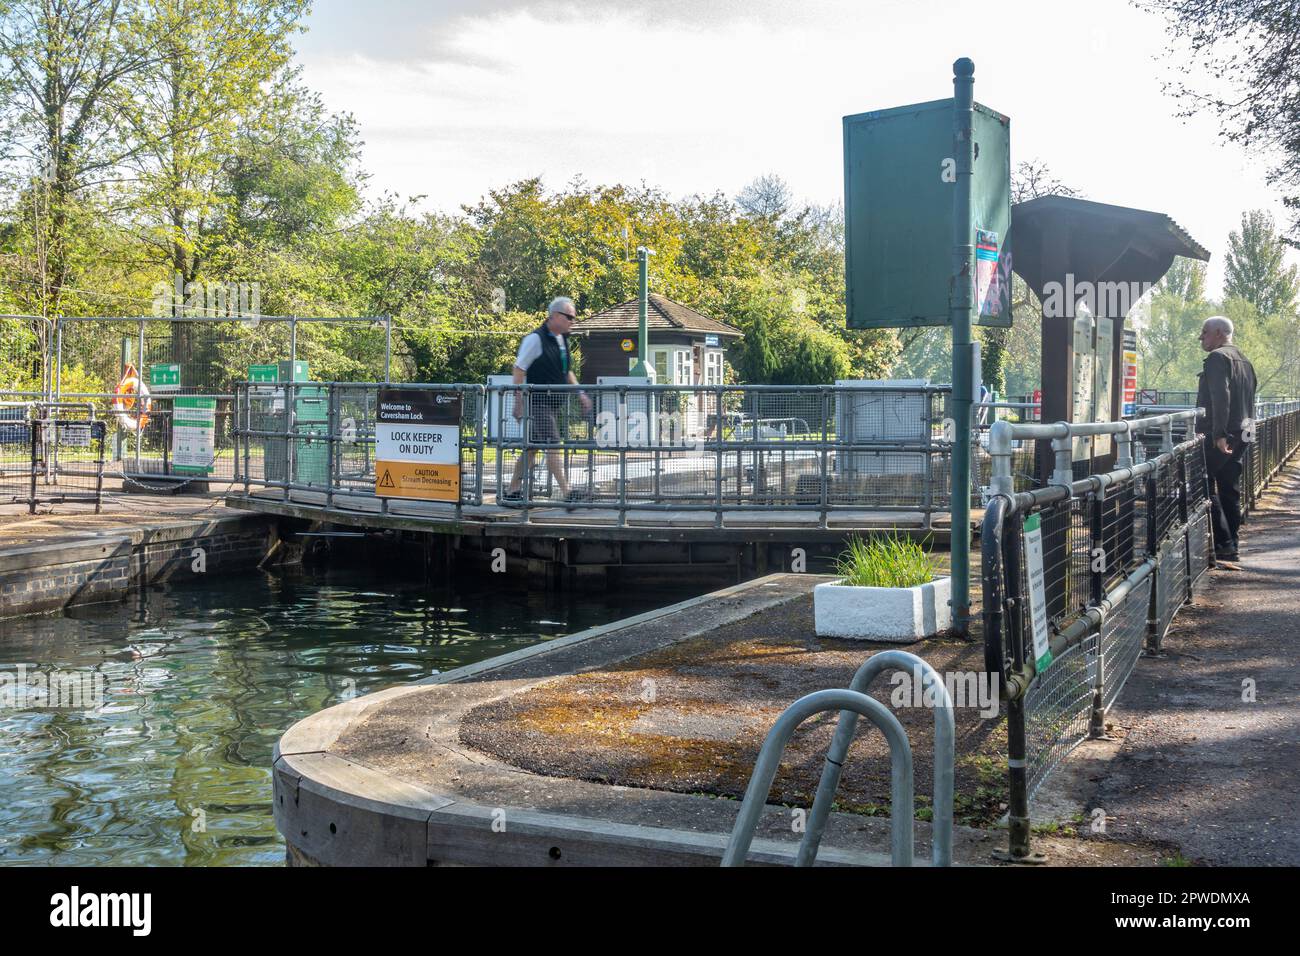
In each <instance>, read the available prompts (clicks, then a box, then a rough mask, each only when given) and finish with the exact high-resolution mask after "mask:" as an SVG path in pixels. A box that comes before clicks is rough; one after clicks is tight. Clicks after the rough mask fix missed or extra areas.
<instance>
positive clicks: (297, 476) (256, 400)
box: [248, 361, 329, 487]
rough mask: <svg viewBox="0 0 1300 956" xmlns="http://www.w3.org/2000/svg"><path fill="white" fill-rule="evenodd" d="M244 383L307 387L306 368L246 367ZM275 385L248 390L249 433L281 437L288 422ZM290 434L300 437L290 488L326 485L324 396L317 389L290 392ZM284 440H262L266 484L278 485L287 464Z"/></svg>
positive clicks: (321, 389)
mask: <svg viewBox="0 0 1300 956" xmlns="http://www.w3.org/2000/svg"><path fill="white" fill-rule="evenodd" d="M248 377H249V381H250V382H267V383H280V382H308V381H310V379H309V377H308V365H307V363H306V362H304V361H294V362H287V361H286V362H280V363H279V365H251V366H249V369H248ZM286 391H289V389H286V388H285V387H284V386H282V385H279V384H267V385H264V386H261V387H258V388H250V389H249V402H250V405H251V414H250V416H249V417H250V421H251V422H252V423H253V429H254V430H255V431H265V432H287V431H288V430H289V416H288V414H287V411H286V405H287V402H286V396H285V392H286ZM292 392H293V433H294V434H295V435H302V436H316V437H307V438H298V439H296V440H295V441H294V449H293V457H294V469H293V481H294V483H296V484H304V485H320V486H321V487H325V486H326V485H327V484H328V483H329V395H328V390H327V389H326V388H325V386H323V385H306V386H300V387H298V388H295V389H292ZM285 443H286V439H284V438H278V437H267V436H264V437H263V438H262V453H263V455H264V457H263V459H262V460H263V470H264V474H265V475H266V478H267V479H268V480H269V481H284V478H285V464H286V462H287V452H288V449H287V447H286V444H285Z"/></svg>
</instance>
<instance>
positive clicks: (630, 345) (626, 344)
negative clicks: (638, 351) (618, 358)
mask: <svg viewBox="0 0 1300 956" xmlns="http://www.w3.org/2000/svg"><path fill="white" fill-rule="evenodd" d="M634 348H636V343H635V342H633V341H632V340H631V339H624V340H623V351H624V352H630V351H632V350H633V349H634Z"/></svg>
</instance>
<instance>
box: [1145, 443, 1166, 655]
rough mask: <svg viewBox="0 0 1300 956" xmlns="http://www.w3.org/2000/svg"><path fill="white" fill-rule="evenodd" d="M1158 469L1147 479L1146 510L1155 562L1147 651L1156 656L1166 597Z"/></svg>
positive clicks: (1148, 555)
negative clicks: (1158, 516)
mask: <svg viewBox="0 0 1300 956" xmlns="http://www.w3.org/2000/svg"><path fill="white" fill-rule="evenodd" d="M1157 471H1158V468H1157V469H1152V471H1151V472H1150V473H1149V474H1148V475H1147V480H1146V489H1145V492H1146V502H1147V503H1146V512H1147V529H1146V530H1147V553H1146V558H1147V560H1148V561H1153V562H1155V564H1154V566H1153V567H1152V569H1151V598H1150V601H1149V602H1148V603H1147V647H1146V653H1147V654H1148V655H1149V656H1156V655H1158V654H1159V653H1160V638H1161V636H1162V635H1161V634H1160V599H1161V598H1162V597H1164V594H1163V592H1162V591H1161V589H1160V551H1159V549H1158V548H1157V547H1156V544H1157V542H1158V541H1159V538H1158V536H1157V528H1156V472H1157Z"/></svg>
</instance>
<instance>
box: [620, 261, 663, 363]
mask: <svg viewBox="0 0 1300 956" xmlns="http://www.w3.org/2000/svg"><path fill="white" fill-rule="evenodd" d="M652 255H654V252H653V250H651V249H647V248H646V247H645V246H637V248H636V261H637V271H638V277H637V279H638V285H637V288H638V290H639V291H638V293H637V294H638V296H639V307H640V317H639V320H638V324H637V359H636V364H635V365H633V366H632V370H631V371H630V372H628V373H627V374H628V375H634V376H638V377H640V378H649V377H650V365H649V358H650V345H649V335H650V334H649V331H648V324H649V315H650V257H651V256H652ZM670 366H671V363H670ZM668 372H669V375H668V377H669V378H672V368H671V367H670V368H669V370H668ZM659 384H661V385H662V384H663V383H662V382H661V383H659Z"/></svg>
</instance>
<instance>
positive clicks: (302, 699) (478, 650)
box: [0, 570, 693, 866]
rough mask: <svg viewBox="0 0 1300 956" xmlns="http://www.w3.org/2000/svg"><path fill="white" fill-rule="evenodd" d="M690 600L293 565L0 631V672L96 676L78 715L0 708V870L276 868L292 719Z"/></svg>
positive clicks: (2, 625) (7, 624)
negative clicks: (46, 866)
mask: <svg viewBox="0 0 1300 956" xmlns="http://www.w3.org/2000/svg"><path fill="white" fill-rule="evenodd" d="M691 593H693V592H683V591H681V590H676V591H655V592H642V593H638V594H635V595H620V594H611V593H605V592H601V593H598V594H594V595H560V594H555V593H546V592H537V591H532V592H530V591H525V590H522V589H520V588H519V587H518V585H509V584H497V582H487V581H484V582H482V583H480V584H458V585H457V586H456V587H455V588H452V587H431V586H429V585H427V584H425V583H423V582H419V581H409V582H406V583H404V584H402V585H400V586H398V585H394V584H393V582H392V581H391V580H383V579H379V578H377V577H374V576H372V575H368V574H365V573H361V572H358V571H355V570H348V571H345V572H332V573H311V572H296V573H290V574H280V575H270V574H250V575H247V576H239V577H228V578H226V579H224V580H221V579H211V580H207V581H204V582H202V583H199V584H187V585H178V586H174V587H166V588H161V589H154V590H150V591H146V592H141V593H140V594H138V595H135V596H133V597H132V598H130V599H129V600H128V601H127V602H125V603H121V604H112V605H102V606H98V607H95V608H90V609H83V610H79V611H73V612H69V613H66V614H63V615H51V616H42V617H29V618H18V619H10V620H8V621H0V671H12V670H13V669H14V668H16V666H17V665H18V664H26V665H27V666H28V667H29V668H31V667H33V666H34V667H37V668H40V669H42V670H46V671H49V670H60V671H68V670H74V671H77V672H80V673H93V672H98V673H101V674H103V675H104V677H105V678H106V680H107V693H106V696H105V698H104V700H103V702H102V704H101V705H99V706H97V707H95V708H93V709H92V710H88V711H73V710H54V709H27V710H14V709H3V708H0V754H2V755H3V756H0V865H3V864H15V863H25V864H41V863H50V864H65V865H91V864H113V865H151V864H189V865H222V866H227V865H261V864H274V865H278V864H280V863H282V862H283V859H284V848H283V843H282V842H281V840H280V838H279V835H278V834H277V833H276V830H275V826H274V824H273V823H272V819H271V779H270V769H269V767H270V760H271V749H272V746H273V745H274V743H275V741H276V740H277V739H278V738H279V736H280V735H281V734H282V733H283V732H284V730H285V729H286V728H287V727H288V726H289V725H290V724H292V723H293V722H294V721H296V720H298V719H299V718H301V717H303V716H305V715H307V714H309V713H312V712H314V711H317V710H320V709H321V708H324V707H328V706H330V705H331V704H335V703H338V702H339V701H341V700H345V699H348V698H350V697H352V696H355V695H357V694H364V693H368V692H369V691H372V690H376V689H378V688H381V687H384V686H388V685H391V684H394V683H402V682H406V681H411V680H416V679H419V678H421V677H424V676H427V675H429V674H431V673H432V672H433V671H434V670H447V669H449V668H452V667H457V666H459V665H461V664H467V663H471V662H473V661H477V660H482V659H483V658H486V657H491V656H493V655H496V654H502V653H505V652H507V651H511V650H515V649H517V648H520V647H526V646H528V645H530V644H534V643H536V642H537V641H539V640H544V639H546V638H548V637H553V636H556V635H560V634H567V633H571V632H573V631H576V630H580V629H582V628H584V627H590V626H592V625H594V624H600V623H605V622H607V621H611V620H616V619H618V618H620V617H626V616H627V615H630V614H636V613H639V612H641V611H645V610H649V609H651V608H654V607H660V606H662V605H664V604H668V603H671V602H673V601H678V600H682V599H684V598H686V597H688V596H690V594H691Z"/></svg>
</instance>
